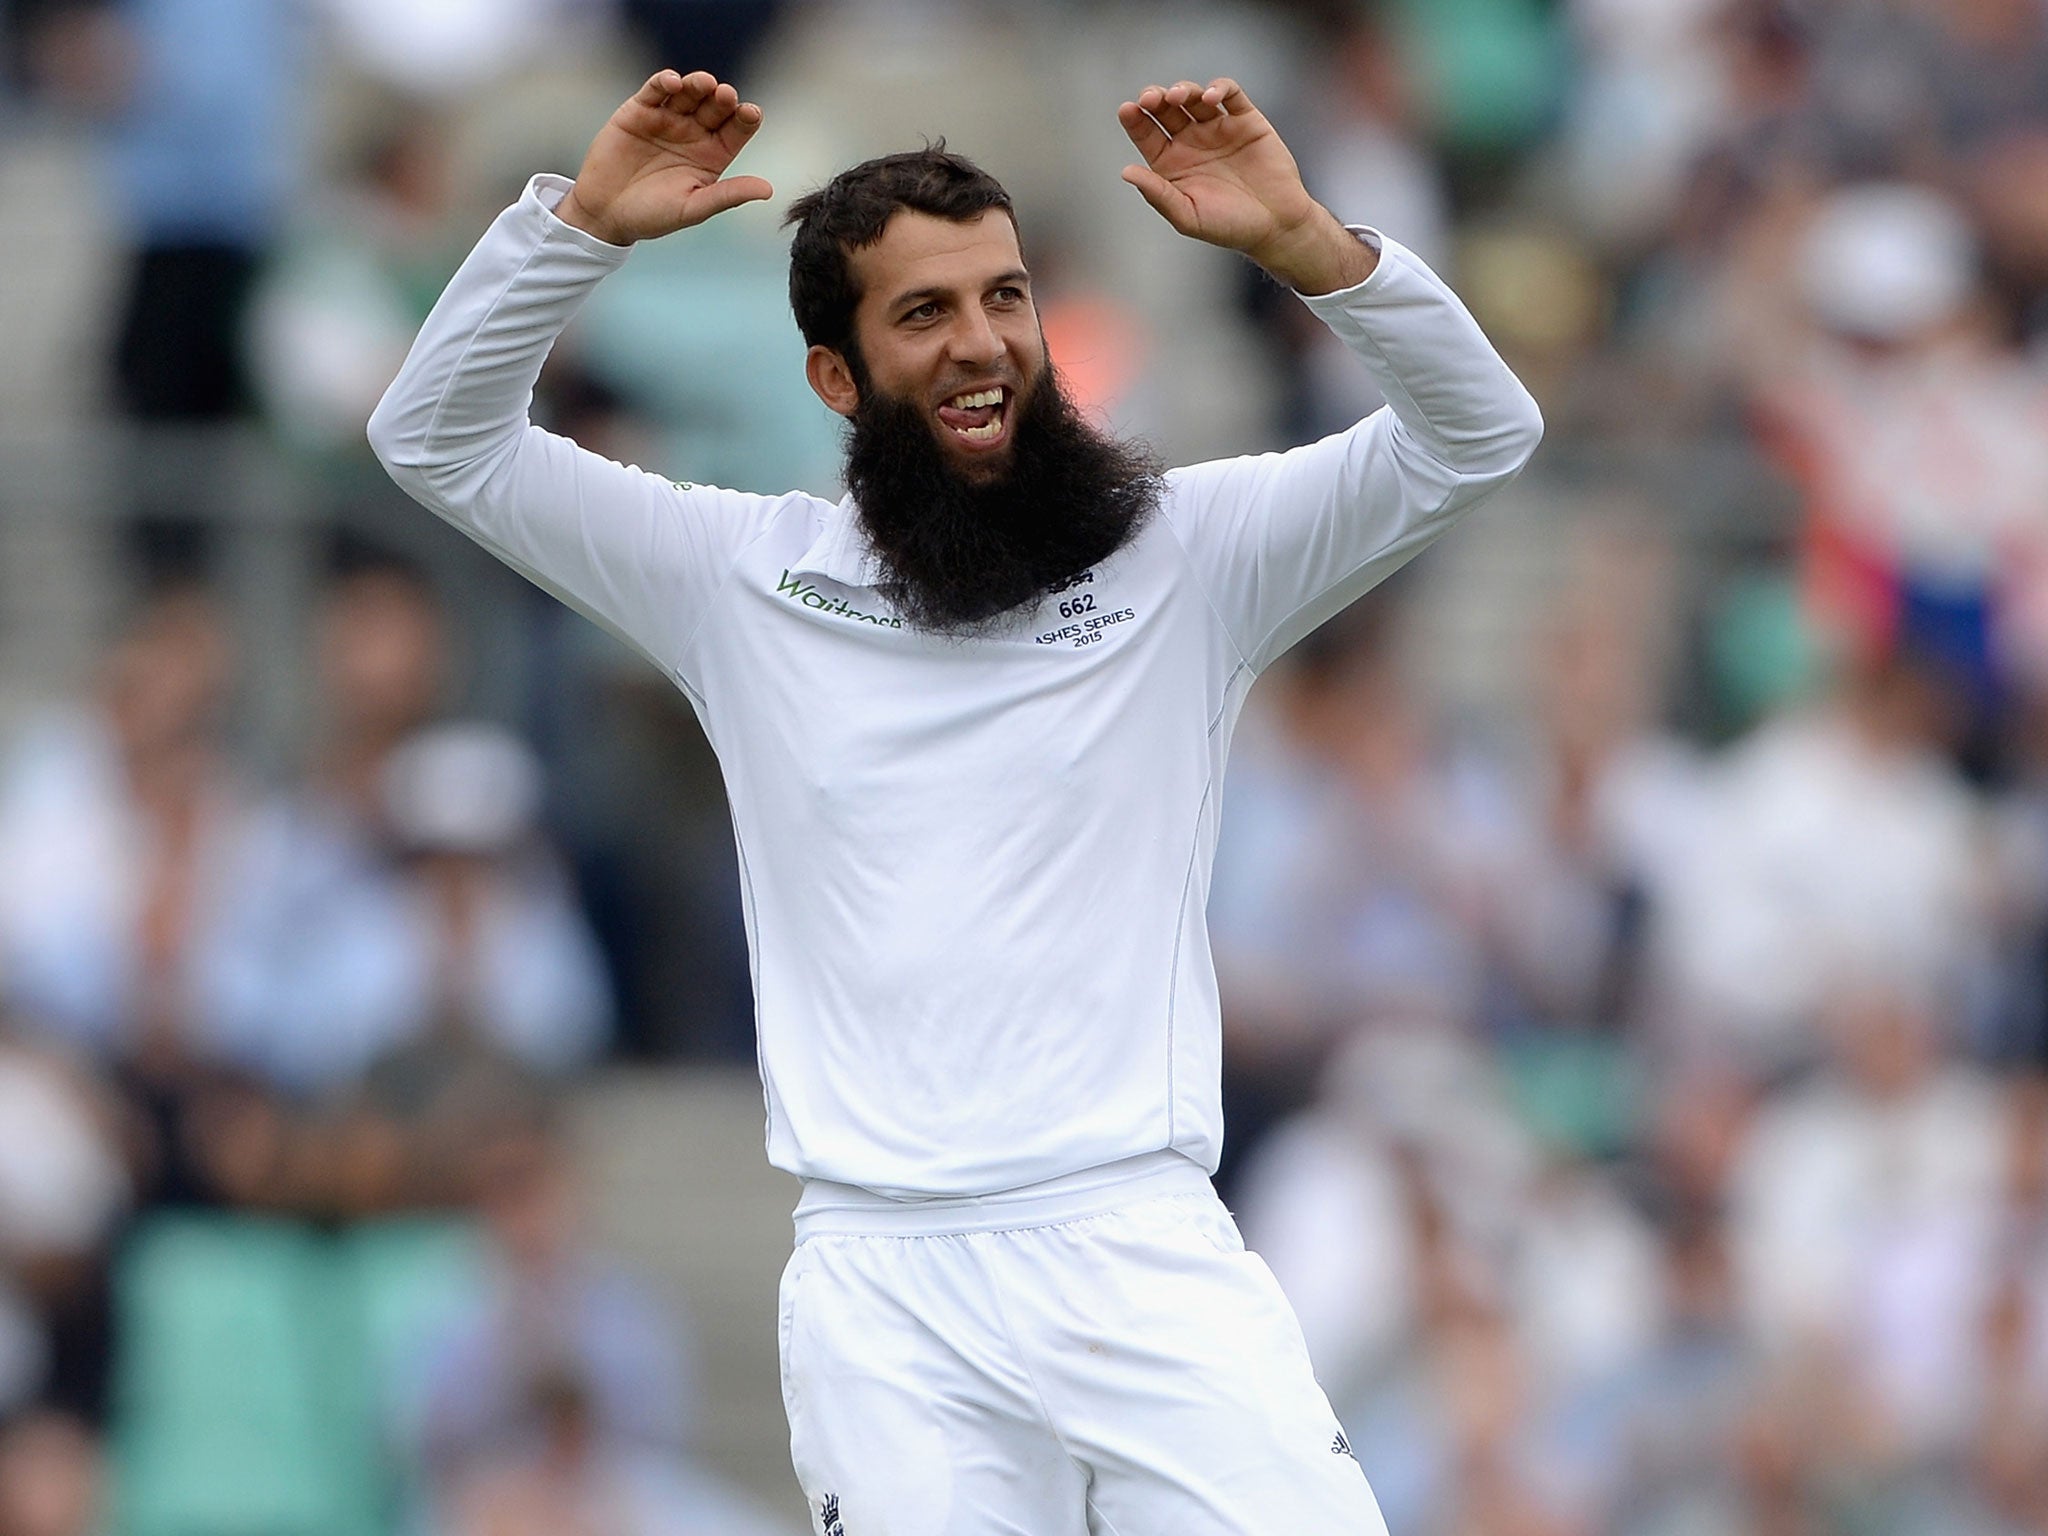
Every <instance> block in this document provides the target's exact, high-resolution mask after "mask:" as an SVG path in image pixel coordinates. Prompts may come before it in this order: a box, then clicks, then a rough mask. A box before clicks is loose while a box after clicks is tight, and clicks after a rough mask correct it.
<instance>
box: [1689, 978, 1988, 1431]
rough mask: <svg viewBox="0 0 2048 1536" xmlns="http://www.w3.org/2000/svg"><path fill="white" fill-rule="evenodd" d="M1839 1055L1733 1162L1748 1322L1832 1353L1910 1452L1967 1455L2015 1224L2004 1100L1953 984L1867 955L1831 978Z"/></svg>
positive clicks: (1824, 1357) (1833, 1037) (1782, 1348)
mask: <svg viewBox="0 0 2048 1536" xmlns="http://www.w3.org/2000/svg"><path fill="white" fill-rule="evenodd" d="M1824 1020H1825V1038H1826V1041H1827V1045H1828V1063H1827V1066H1826V1067H1825V1069H1824V1070H1823V1071H1821V1072H1820V1073H1819V1074H1817V1075H1816V1076H1814V1077H1813V1078H1812V1079H1811V1080H1809V1081H1808V1082H1806V1083H1804V1084H1802V1085H1800V1086H1798V1087H1795V1088H1792V1089H1789V1090H1787V1091H1786V1092H1784V1093H1782V1094H1780V1095H1778V1096H1777V1097H1775V1098H1773V1099H1771V1100H1769V1101H1767V1102H1766V1103H1765V1104H1764V1106H1763V1107H1762V1109H1761V1110H1760V1111H1759V1112H1758V1114H1757V1117H1756V1120H1755V1122H1754V1124H1753V1126H1752V1128H1751V1130H1750V1133H1749V1135H1748V1137H1747V1138H1746V1141H1745V1144H1744V1146H1743V1149H1742V1151H1741V1153H1740V1155H1739V1157H1738V1158H1737V1160H1736V1162H1735V1165H1734V1166H1733V1168H1732V1169H1731V1170H1730V1179H1729V1189H1728V1200H1729V1206H1728V1209H1729V1212H1730V1238H1731V1242H1732V1252H1733V1256H1734V1261H1735V1273H1736V1276H1737V1281H1738V1287H1739V1297H1740V1306H1741V1310H1742V1315H1743V1318H1744V1321H1745V1324H1746V1326H1747V1328H1748V1330H1749V1331H1750V1333H1751V1334H1752V1336H1753V1337H1754V1338H1756V1339H1757V1340H1758V1342H1759V1345H1760V1347H1761V1348H1763V1349H1764V1350H1765V1351H1766V1352H1767V1353H1768V1354H1770V1355H1771V1356H1773V1357H1774V1358H1776V1359H1778V1360H1780V1361H1785V1360H1795V1359H1809V1360H1816V1359H1817V1360H1821V1361H1829V1362H1833V1365H1834V1370H1835V1372H1836V1373H1837V1374H1838V1375H1840V1376H1841V1378H1842V1379H1843V1380H1845V1381H1846V1382H1849V1383H1853V1384H1854V1389H1855V1396H1856V1397H1857V1399H1858V1401H1860V1402H1861V1403H1862V1404H1863V1406H1864V1411H1865V1413H1866V1414H1868V1415H1869V1417H1870V1420H1871V1423H1872V1425H1873V1427H1874V1428H1875V1430H1876V1432H1877V1435H1878V1443H1880V1444H1882V1445H1884V1446H1886V1447H1887V1448H1888V1453H1889V1454H1891V1455H1894V1456H1896V1457H1897V1458H1898V1459H1899V1460H1900V1461H1901V1462H1902V1463H1908V1464H1910V1463H1912V1462H1914V1461H1916V1460H1924V1459H1926V1458H1928V1457H1932V1456H1936V1455H1941V1454H1951V1453H1953V1452H1954V1451H1955V1450H1956V1448H1957V1446H1958V1445H1959V1443H1960V1441H1961V1440H1962V1438H1963V1436H1964V1434H1965V1432H1966V1430H1967V1428H1968V1425H1969V1419H1970V1415H1971V1411H1972V1409H1973V1407H1974V1405H1975V1403H1976V1401H1977V1398H1978V1394H1979V1388H1980V1381H1979V1379H1978V1375H1977V1372H1978V1370H1979V1369H1980V1365H1981V1362H1980V1360H1979V1358H1978V1352H1977V1338H1978V1335H1979V1332H1980V1328H1981V1325H1982V1321H1983V1319H1984V1317H1985V1315H1986V1312H1987V1310H1988V1308H1989V1306H1990V1304H1991V1300H1992V1294H1993V1288H1994V1281H1995V1279H1996V1275H1997V1258H1998V1246H1999V1243H2000V1240H2001V1238H2002V1236H2003V1231H2002V1226H2001V1219H2002V1216H2003V1203H2004V1202H2003V1196H2004V1186H2005V1178H2006V1167H2005V1158H2006V1148H2007V1145H2008V1113H2009V1111H2008V1106H2007V1103H2006V1101H2005V1099H2004V1097H2003V1095H2002V1094H2001V1092H2000V1090H1999V1087H1998V1085H1997V1083H1996V1081H1995V1080H1994V1079H1992V1078H1990V1077H1988V1076H1987V1075H1986V1074H1985V1073H1983V1072H1982V1071H1981V1070H1980V1069H1978V1068H1977V1067H1975V1066H1974V1065H1972V1064H1970V1063H1969V1062H1968V1061H1967V1060H1966V1059H1965V1058H1963V1056H1962V1055H1961V1053H1960V1051H1959V1050H1958V1049H1957V1045H1958V1042H1957V1040H1956V1038H1955V1020H1954V1019H1953V1017H1951V1016H1950V1015H1948V1014H1947V1013H1945V1012H1944V1011H1943V1010H1942V1006H1941V1002H1940V998H1939V994H1937V993H1934V992H1932V991H1930V990H1928V989H1926V988H1925V987H1923V986H1921V985H1919V984H1918V983H1916V982H1915V981H1913V980H1912V979H1910V977H1909V978H1908V979H1905V980H1901V979H1900V977H1899V973H1898V972H1896V971H1895V972H1892V973H1890V974H1887V973H1886V972H1885V971H1884V970H1882V969H1881V968H1880V967H1878V966H1876V965H1874V964H1872V963H1870V962H1868V961H1865V960H1862V959H1859V960H1858V961H1857V963H1856V965H1855V966H1854V967H1853V968H1852V969H1848V970H1845V971H1843V972H1840V973H1838V974H1836V975H1834V976H1832V977H1830V979H1829V981H1828V983H1827V993H1826V1002H1825V1004H1824Z"/></svg>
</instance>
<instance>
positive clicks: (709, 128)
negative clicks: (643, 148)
mask: <svg viewBox="0 0 2048 1536" xmlns="http://www.w3.org/2000/svg"><path fill="white" fill-rule="evenodd" d="M627 106H628V107H630V108H639V109H641V110H642V111H643V112H651V113H657V114H659V117H658V118H657V117H644V116H643V117H640V118H639V119H638V121H639V122H640V124H641V125H642V127H643V130H650V131H654V132H661V131H662V129H661V127H660V126H658V125H659V124H663V123H665V124H667V125H668V126H669V127H670V128H671V129H673V128H674V127H679V126H681V124H682V120H683V119H689V120H690V121H692V122H694V123H695V124H696V125H697V126H698V127H699V128H701V129H703V130H704V131H705V132H706V133H711V134H717V133H721V132H722V131H723V130H725V129H726V128H727V127H728V126H729V125H730V124H732V123H733V122H734V121H735V120H738V122H739V123H740V124H741V125H742V127H743V128H744V130H745V134H746V135H747V136H751V135H752V133H753V130H754V129H755V128H758V127H759V126H760V125H761V109H760V108H759V107H757V106H754V105H752V104H751V103H747V102H742V101H741V100H740V93H739V92H738V91H736V90H735V89H733V87H732V86H730V85H728V84H726V83H725V82H724V81H722V80H720V79H719V78H718V77H717V76H715V75H713V74H712V73H711V72H710V71H708V70H702V69H699V70H693V71H691V72H690V73H689V74H687V75H685V74H679V73H678V72H677V71H675V70H673V69H664V70H659V71H657V72H656V73H655V74H654V75H652V76H651V77H649V79H648V81H647V83H646V84H645V85H643V86H641V87H640V89H639V90H637V91H635V92H634V93H633V98H632V100H631V101H629V102H628V103H627ZM745 142H746V139H745V137H742V138H741V139H740V140H739V143H745ZM735 148H737V145H735Z"/></svg>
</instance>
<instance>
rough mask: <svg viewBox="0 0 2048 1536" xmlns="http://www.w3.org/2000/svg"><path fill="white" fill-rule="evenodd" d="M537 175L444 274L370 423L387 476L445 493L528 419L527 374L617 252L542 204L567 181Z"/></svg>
mask: <svg viewBox="0 0 2048 1536" xmlns="http://www.w3.org/2000/svg"><path fill="white" fill-rule="evenodd" d="M566 186H567V183H566V182H565V181H563V180H562V178H559V177H537V178H535V181H534V183H533V184H532V185H531V186H529V187H528V189H527V191H526V193H525V195H524V196H522V197H521V198H520V200H519V201H518V202H517V203H515V204H514V205H513V206H512V207H510V208H508V209H507V210H506V211H505V212H504V213H502V214H500V215H499V216H498V218H497V220H496V221H495V222H494V223H493V224H492V225H491V227H490V229H489V231H487V232H486V233H485V235H484V237H483V239H482V240H480V241H479V242H478V243H477V247H476V249H475V250H474V251H472V252H471V253H470V255H469V258H468V259H467V260H466V261H464V262H463V264H462V267H461V268H460V270H459V271H457V273H456V274H455V276H454V277H453V278H452V279H450V281H449V284H448V287H447V289H446V291H445V292H443V294H442V295H441V298H440V301H439V302H438V303H436V304H435V306H434V309H433V313H432V314H430V315H429V316H428V317H427V321H426V324H425V325H424V326H422V327H421V329H420V334H419V336H418V338H417V339H416V340H415V341H414V342H413V345H412V350H411V352H410V353H409V354H408V355H407V357H406V360H405V366H404V367H402V368H401V369H400V370H399V373H398V377H397V378H396V379H394V380H393V381H392V383H391V387H390V388H389V389H387V390H386V391H385V393H384V398H383V399H382V400H381V401H380V402H379V403H378V405H377V409H376V411H375V412H374V413H372V415H371V417H370V424H369V437H370V443H371V446H372V447H373V448H374V449H375V450H376V452H377V457H378V459H379V460H381V461H382V463H383V464H384V466H385V468H386V469H387V470H389V471H390V473H391V475H392V477H393V478H394V479H395V480H397V481H398V482H399V483H400V484H401V485H402V486H404V487H405V489H406V490H407V491H408V492H410V493H411V494H413V495H414V496H417V497H420V498H421V499H422V500H430V501H434V502H445V501H446V500H447V499H448V498H449V497H450V496H451V495H453V496H457V497H458V498H459V496H460V495H461V493H462V491H463V488H464V486H465V484H466V483H468V482H471V481H473V480H474V478H475V477H476V476H479V475H481V474H485V473H487V472H488V469H489V467H490V465H491V464H492V463H493V462H495V460H496V459H497V458H498V457H499V456H500V455H501V454H503V453H505V452H508V451H510V449H511V447H512V446H513V445H514V444H515V443H516V442H517V440H518V438H519V435H520V433H521V432H522V431H524V430H525V428H526V425H527V410H528V407H529V405H530V403H531V400H532V396H533V385H534V381H535V380H536V379H537V378H538V377H539V376H540V370H541V365H542V364H543V363H544V362H546V360H547V355H548V352H549V350H550V349H551V348H552V347H553V346H554V343H555V339H556V337H557V336H559V335H560V334H561V331H562V328H563V327H564V326H566V325H567V324H568V323H569V320H570V319H571V318H572V317H573V316H574V315H575V313H576V311H577V309H578V308H579V307H581V305H582V303H583V301H584V299H585V298H586V297H588V295H589V293H590V291H591V289H592V288H594V287H595V286H596V284H597V282H598V281H599V279H601V278H602V277H603V276H604V275H605V274H606V273H608V272H610V271H612V270H613V269H615V268H616V267H617V266H618V265H619V263H620V262H621V261H623V260H624V259H625V255H626V253H625V252H624V251H623V250H620V249H616V248H613V247H610V246H607V245H605V244H604V243H603V242H601V241H598V240H596V239H595V238H593V237H591V236H590V235H588V234H586V233H582V232H579V231H576V230H574V229H572V228H570V227H568V226H567V225H565V224H563V223H562V222H561V221H560V220H559V219H557V218H556V217H554V215H553V214H551V213H550V212H548V211H547V207H548V204H549V203H550V202H551V201H553V200H554V199H555V198H556V197H558V196H559V195H560V194H561V192H562V191H563V190H565V189H566Z"/></svg>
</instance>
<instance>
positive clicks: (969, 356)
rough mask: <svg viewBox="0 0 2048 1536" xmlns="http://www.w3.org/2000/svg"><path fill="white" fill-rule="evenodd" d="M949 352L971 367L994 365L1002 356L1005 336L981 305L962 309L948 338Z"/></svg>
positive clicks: (954, 360) (956, 359) (953, 358)
mask: <svg viewBox="0 0 2048 1536" xmlns="http://www.w3.org/2000/svg"><path fill="white" fill-rule="evenodd" d="M946 355H947V356H948V357H949V358H950V359H951V360H952V361H953V362H956V363H962V364H966V365H968V366H971V367H981V368H988V367H993V366H994V365H995V364H996V363H998V362H1000V361H1001V360H1002V356H1003V339H1002V338H1001V337H1000V336H998V335H997V334H996V328H995V327H994V326H993V325H991V324H990V323H989V317H988V315H987V313H986V312H985V311H984V310H982V309H981V308H979V307H978V306H977V307H974V308H970V309H967V310H964V311H962V313H961V316H960V319H959V321H958V323H957V324H955V325H954V327H953V330H952V333H951V334H950V335H949V336H948V337H947V338H946Z"/></svg>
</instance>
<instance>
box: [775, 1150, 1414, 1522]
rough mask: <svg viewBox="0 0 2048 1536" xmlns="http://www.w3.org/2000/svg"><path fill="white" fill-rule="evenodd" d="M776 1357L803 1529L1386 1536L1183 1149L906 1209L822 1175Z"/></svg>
mask: <svg viewBox="0 0 2048 1536" xmlns="http://www.w3.org/2000/svg"><path fill="white" fill-rule="evenodd" d="M781 1345H782V1396H783V1404H784V1406H785V1407H786V1408H787V1410H788V1412H789V1431H790V1447H791V1457H792V1459H793V1461H794V1462H795V1465H796V1474H797V1477H798V1479H799V1480H800V1481H801V1482H802V1484H803V1489H804V1493H805V1494H806V1495H807V1496H808V1498H809V1500H810V1506H811V1522H812V1526H813V1528H814V1530H815V1531H816V1532H817V1536H998V1533H1001V1536H1386V1526H1385V1524H1384V1522H1382V1520H1381V1518H1380V1513H1379V1507H1378V1506H1377V1504H1375V1503H1374V1501H1373V1496H1372V1492H1371V1490H1370V1489H1369V1488H1368V1487H1367V1486H1366V1481H1365V1474H1364V1473H1363V1472H1362V1471H1361V1470H1360V1469H1359V1466H1358V1462H1357V1461H1356V1460H1355V1459H1354V1458H1353V1457H1352V1455H1351V1453H1350V1446H1349V1445H1348V1443H1347V1442H1346V1441H1345V1439H1344V1436H1343V1432H1342V1431H1341V1430H1340V1429H1339V1427H1338V1424H1337V1417H1336V1415H1335V1414H1334V1413H1333V1412H1332V1411H1331V1409H1330V1404H1329V1400H1328V1399H1327V1398H1326V1397H1325V1396H1324V1395H1323V1392H1322V1389H1321V1388H1320V1387H1318V1386H1317V1385H1316V1382H1315V1377H1314V1375H1313V1373H1312V1372H1311V1370H1310V1367H1309V1361H1308V1351H1307V1349H1306V1348H1305V1347H1304V1346H1303V1344H1302V1338H1301V1329H1300V1327H1299V1325H1298V1324H1297V1323H1296V1322H1295V1320H1294V1314H1293V1312H1292V1311H1291V1310H1290V1309H1289V1307H1288V1305H1287V1302H1286V1299H1285V1298H1284V1297H1283V1296H1282V1295H1281V1293H1280V1287H1279V1285H1278V1283H1277V1282H1276V1281H1275V1280H1274V1279H1273V1275H1272V1271H1270V1270H1269V1269H1267V1268H1266V1265H1265V1263H1264V1261H1263V1260H1261V1259H1260V1258H1259V1257H1258V1256H1257V1255H1256V1254H1252V1253H1248V1252H1246V1251H1245V1246H1244V1242H1243V1240H1242V1239H1241V1238H1240V1237H1239V1236H1238V1231H1237V1224H1236V1223H1235V1222H1234V1221H1232V1220H1231V1218H1230V1213H1229V1212H1228V1211H1226V1210H1225V1209H1224V1208H1223V1203H1222V1202H1221V1201H1220V1200H1218V1199H1217V1197H1216V1193H1215V1190H1214V1187H1213V1186H1212V1185H1211V1184H1210V1183H1209V1180H1208V1178H1207V1177H1206V1175H1204V1174H1203V1172H1202V1170H1201V1169H1200V1168H1198V1167H1197V1166H1196V1165H1195V1164H1194V1163H1192V1162H1190V1161H1189V1160H1188V1159H1186V1158H1184V1157H1181V1156H1180V1155H1179V1154H1177V1153H1156V1154H1151V1155H1149V1156H1147V1157H1143V1158H1134V1159H1131V1160H1130V1161H1129V1162H1128V1163H1124V1164H1118V1165H1116V1166H1115V1168H1113V1169H1103V1170H1094V1171H1093V1174H1092V1175H1082V1176H1076V1177H1075V1178H1073V1179H1065V1180H1056V1181H1053V1183H1052V1184H1050V1185H1037V1186H1033V1187H1032V1189H1031V1190H1028V1191H1022V1192H1018V1193H1017V1194H1016V1195H1014V1196H1011V1197H1003V1196H996V1197H988V1198H983V1199H974V1200H949V1201H928V1202H919V1203H918V1204H916V1205H915V1206H908V1207H906V1206H905V1205H903V1204H902V1203H898V1202H888V1201H883V1200H880V1199H879V1197H876V1196H874V1195H871V1194H868V1193H867V1192H866V1191H860V1190H849V1189H846V1188H845V1187H843V1186H838V1185H828V1184H822V1183H818V1182H813V1183H811V1184H809V1185H807V1186H806V1188H805V1193H804V1198H803V1201H802V1203H801V1204H800V1205H799V1206H798V1209H797V1248H796V1252H795V1253H794V1254H793V1255H792V1256H791V1258H790V1261H789V1267H788V1269H787V1270H786V1271H785V1272H784V1274H783V1278H782V1292H781Z"/></svg>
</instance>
